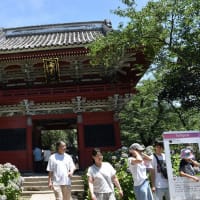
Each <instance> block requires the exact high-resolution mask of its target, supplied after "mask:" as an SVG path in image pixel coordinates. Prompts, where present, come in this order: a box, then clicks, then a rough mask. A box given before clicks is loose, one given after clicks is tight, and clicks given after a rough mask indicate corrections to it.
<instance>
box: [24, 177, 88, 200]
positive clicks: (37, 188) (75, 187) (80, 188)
mask: <svg viewBox="0 0 200 200" xmlns="http://www.w3.org/2000/svg"><path fill="white" fill-rule="evenodd" d="M47 183H48V176H42V175H41V176H27V177H24V181H23V191H22V197H23V198H29V197H30V196H31V195H34V194H36V195H40V194H41V195H42V194H44V195H45V194H52V193H53V191H52V190H49V188H48V185H47ZM71 191H72V195H74V196H76V197H77V196H78V199H82V198H83V195H84V181H83V178H82V177H81V176H80V175H74V176H73V177H72V188H71Z"/></svg>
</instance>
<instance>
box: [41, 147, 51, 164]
mask: <svg viewBox="0 0 200 200" xmlns="http://www.w3.org/2000/svg"><path fill="white" fill-rule="evenodd" d="M50 156H51V151H50V150H44V154H43V157H44V162H48V161H49V158H50Z"/></svg>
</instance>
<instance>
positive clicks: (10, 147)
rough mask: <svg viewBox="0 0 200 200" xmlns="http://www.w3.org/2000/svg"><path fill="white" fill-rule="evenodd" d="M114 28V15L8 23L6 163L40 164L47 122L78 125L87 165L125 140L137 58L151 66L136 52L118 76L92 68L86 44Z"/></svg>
mask: <svg viewBox="0 0 200 200" xmlns="http://www.w3.org/2000/svg"><path fill="white" fill-rule="evenodd" d="M109 31H112V27H111V24H110V23H109V22H107V21H97V22H82V23H68V24H52V25H42V26H30V27H18V28H7V29H0V163H5V162H11V163H12V164H15V165H16V166H17V167H18V168H19V169H20V170H23V171H25V170H26V171H31V170H32V165H33V163H32V162H33V161H32V160H33V159H32V148H33V139H32V138H33V136H34V134H36V132H34V128H35V126H37V123H38V122H40V121H42V120H45V121H49V122H51V121H52V120H53V121H54V120H56V121H59V120H60V121H62V122H63V125H64V124H65V120H66V123H67V122H68V121H69V120H73V122H75V123H76V128H77V132H78V133H77V134H78V152H79V159H80V161H79V165H80V167H81V168H85V167H87V166H88V165H89V164H90V163H91V150H92V148H93V147H101V148H102V149H103V150H105V151H106V150H114V149H117V148H119V147H120V146H121V143H120V127H119V120H118V113H119V111H120V109H121V108H122V107H123V105H124V104H125V103H127V102H128V101H129V100H130V99H131V97H132V95H133V94H134V93H135V89H134V87H135V85H136V84H137V82H138V81H139V79H140V77H139V76H137V75H136V74H137V71H136V70H135V68H134V66H135V64H142V65H144V66H146V67H147V66H148V64H147V62H145V60H144V55H143V54H142V53H140V52H137V53H136V52H128V53H127V54H126V55H125V57H124V60H123V61H122V62H121V64H120V66H118V67H119V69H120V70H119V71H118V72H117V73H115V74H114V75H112V74H108V73H107V72H106V70H105V68H104V66H95V67H92V66H91V65H90V59H89V57H88V50H87V48H86V44H88V43H90V42H92V41H94V40H95V39H96V38H98V37H106V34H107V32H109ZM113 76H115V80H117V81H115V82H113V81H112V79H113ZM58 128H59V127H58Z"/></svg>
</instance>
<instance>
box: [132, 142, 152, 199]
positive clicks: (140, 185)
mask: <svg viewBox="0 0 200 200" xmlns="http://www.w3.org/2000/svg"><path fill="white" fill-rule="evenodd" d="M143 151H144V147H142V146H141V145H140V144H138V143H133V144H132V145H131V146H130V148H129V152H130V154H131V157H129V158H128V165H129V170H130V172H131V174H132V176H133V182H134V192H135V196H136V199H137V200H153V196H152V192H151V188H150V186H149V181H148V177H147V173H146V165H145V164H146V163H147V162H149V161H151V157H150V156H148V155H146V154H144V153H143Z"/></svg>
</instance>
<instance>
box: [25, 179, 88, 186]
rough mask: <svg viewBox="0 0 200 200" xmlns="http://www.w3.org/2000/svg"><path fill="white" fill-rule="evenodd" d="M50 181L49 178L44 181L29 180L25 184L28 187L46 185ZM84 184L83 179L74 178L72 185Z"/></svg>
mask: <svg viewBox="0 0 200 200" xmlns="http://www.w3.org/2000/svg"><path fill="white" fill-rule="evenodd" d="M47 183H48V180H43V181H37V182H36V181H31V182H28V181H25V182H24V183H23V186H24V187H26V186H45V185H47ZM83 184H84V181H83V180H72V186H73V185H83Z"/></svg>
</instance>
